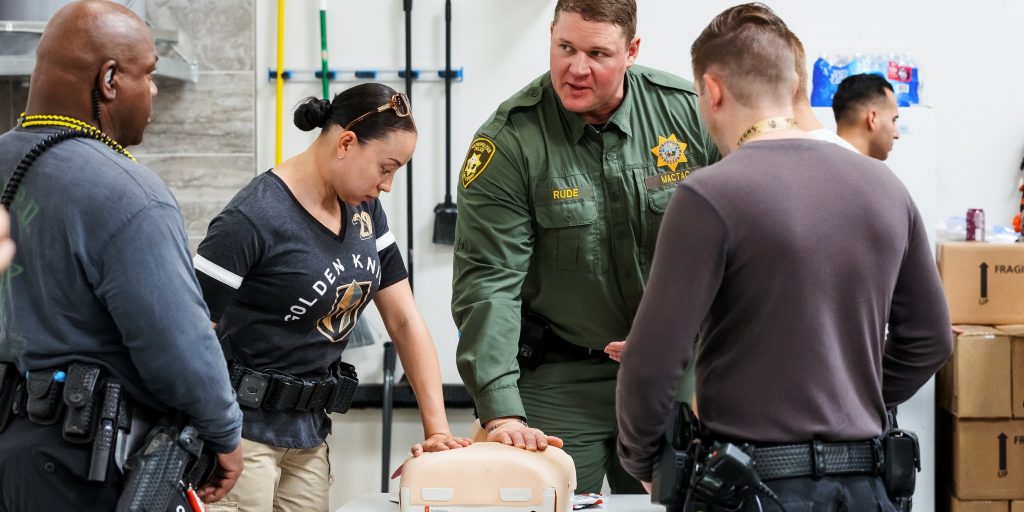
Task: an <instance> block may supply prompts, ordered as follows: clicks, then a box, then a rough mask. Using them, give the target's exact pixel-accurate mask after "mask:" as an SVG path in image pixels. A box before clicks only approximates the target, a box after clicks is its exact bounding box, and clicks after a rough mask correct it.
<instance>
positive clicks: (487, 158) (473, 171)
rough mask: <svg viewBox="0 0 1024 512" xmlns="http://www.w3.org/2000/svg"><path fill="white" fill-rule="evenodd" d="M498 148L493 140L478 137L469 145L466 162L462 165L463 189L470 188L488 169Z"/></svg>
mask: <svg viewBox="0 0 1024 512" xmlns="http://www.w3.org/2000/svg"><path fill="white" fill-rule="evenodd" d="M495 151H497V148H496V147H495V146H494V142H493V141H492V140H491V139H488V138H485V137H478V138H477V139H475V140H474V141H473V143H472V144H470V145H469V151H467V152H466V161H465V162H464V163H463V164H462V188H468V187H469V184H470V183H473V180H475V179H476V178H477V177H478V176H480V175H481V174H483V172H484V170H485V169H487V164H490V163H491V159H492V158H494V152H495Z"/></svg>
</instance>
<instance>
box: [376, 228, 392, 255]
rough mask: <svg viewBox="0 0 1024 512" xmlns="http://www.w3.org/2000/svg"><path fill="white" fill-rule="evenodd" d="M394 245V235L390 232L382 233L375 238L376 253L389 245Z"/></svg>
mask: <svg viewBox="0 0 1024 512" xmlns="http://www.w3.org/2000/svg"><path fill="white" fill-rule="evenodd" d="M393 243H395V235H394V233H392V232H391V231H388V232H387V233H384V234H383V235H381V236H379V237H377V252H381V251H383V250H384V249H387V248H388V246H389V245H391V244H393Z"/></svg>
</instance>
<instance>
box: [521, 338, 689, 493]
mask: <svg viewBox="0 0 1024 512" xmlns="http://www.w3.org/2000/svg"><path fill="white" fill-rule="evenodd" d="M618 371H619V363H616V362H614V361H610V360H607V359H603V360H597V359H588V360H583V361H566V360H565V359H564V358H563V357H562V356H560V355H558V354H550V355H548V358H547V360H546V362H545V363H544V364H542V365H540V366H538V367H537V369H535V370H526V369H522V370H521V372H522V373H521V376H520V377H519V396H520V397H521V398H522V400H523V407H525V408H526V416H527V421H528V423H529V424H530V426H531V427H534V428H539V429H541V430H543V431H544V433H545V434H548V435H551V436H555V437H559V438H561V439H562V440H563V441H565V448H564V449H565V452H566V453H568V454H569V456H570V457H572V460H573V462H574V463H575V464H576V492H577V493H582V492H601V486H602V484H603V480H604V477H605V475H607V476H608V485H609V487H611V490H612V493H615V494H642V493H645V492H646V491H644V489H643V487H642V486H641V485H640V482H639V481H638V480H636V479H635V478H633V477H632V476H630V475H629V473H626V471H625V470H624V469H622V466H621V465H620V464H619V457H618V452H617V450H616V444H615V440H616V438H617V437H618V433H619V430H618V427H617V424H616V421H615V378H616V376H617V375H618ZM693 378H694V375H693V368H692V365H691V367H690V368H688V369H687V372H686V374H685V376H684V378H683V381H682V382H681V383H680V389H679V399H680V400H683V401H686V402H689V401H690V397H691V396H692V394H693V389H694V383H693Z"/></svg>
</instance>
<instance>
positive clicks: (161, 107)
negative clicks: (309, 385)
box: [0, 0, 256, 250]
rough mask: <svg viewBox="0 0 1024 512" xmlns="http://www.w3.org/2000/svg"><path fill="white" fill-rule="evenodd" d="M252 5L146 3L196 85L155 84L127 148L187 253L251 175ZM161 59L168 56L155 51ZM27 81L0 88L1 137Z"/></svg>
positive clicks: (244, 1)
mask: <svg viewBox="0 0 1024 512" xmlns="http://www.w3.org/2000/svg"><path fill="white" fill-rule="evenodd" d="M254 2H255V0H207V1H204V2H195V1H194V0H146V15H147V17H148V18H149V22H150V23H151V25H152V26H154V27H159V28H163V29H172V30H177V31H178V38H179V40H178V43H177V45H176V46H177V49H178V50H179V51H181V53H183V54H184V55H187V56H188V57H190V58H192V59H195V60H197V61H198V63H199V81H198V82H197V83H193V82H182V81H178V80H173V79H169V78H163V77H158V78H157V88H158V89H159V92H158V94H157V97H156V99H155V101H154V105H153V120H152V122H151V123H150V125H149V127H148V128H147V129H146V134H145V140H144V142H143V143H142V144H141V145H139V146H136V147H133V148H130V150H131V151H132V153H134V154H135V155H136V156H137V157H138V158H139V161H140V162H142V163H143V164H144V165H146V166H148V167H150V168H151V169H153V170H154V171H156V172H157V174H159V175H160V176H161V177H162V178H163V179H164V180H165V181H166V182H167V183H168V184H169V185H170V187H171V189H172V190H173V191H174V195H175V196H176V197H177V199H178V203H179V204H180V205H181V210H182V213H183V215H184V216H185V222H186V224H187V225H188V230H189V237H190V240H191V243H192V249H193V250H194V249H195V246H196V245H197V244H198V242H199V240H201V239H202V237H203V236H204V235H205V234H206V226H207V224H208V223H209V221H210V219H211V218H213V216H214V215H216V214H217V212H219V211H220V210H221V208H223V206H224V205H225V204H226V203H227V201H228V200H229V199H231V197H232V196H233V195H234V194H235V192H237V191H238V189H239V188H241V187H242V186H244V185H245V184H246V183H248V181H249V180H250V179H252V177H253V176H254V175H255V165H256V163H255V155H256V143H255V141H256V136H255V130H256V123H255V117H256V104H255V94H256V89H255V77H256V75H255V65H256V49H255V46H254V44H255V41H254V34H255V3H254ZM158 50H159V51H160V53H161V56H162V57H163V56H167V55H172V54H173V50H172V49H171V48H170V47H169V46H167V45H161V46H160V47H159V48H158ZM25 80H27V77H26V78H25V79H18V80H0V132H4V131H7V130H8V129H10V128H11V127H12V126H13V125H14V121H15V119H16V117H17V115H18V114H19V113H21V111H22V110H23V109H24V106H25V101H26V99H27V97H28V89H27V88H26V87H25V86H24V85H23V82H24V81H25Z"/></svg>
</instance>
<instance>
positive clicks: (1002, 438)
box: [999, 432, 1006, 478]
mask: <svg viewBox="0 0 1024 512" xmlns="http://www.w3.org/2000/svg"><path fill="white" fill-rule="evenodd" d="M1005 476H1006V434H1005V433H1003V432H1000V433H999V477H1000V478H1002V477H1005Z"/></svg>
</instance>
